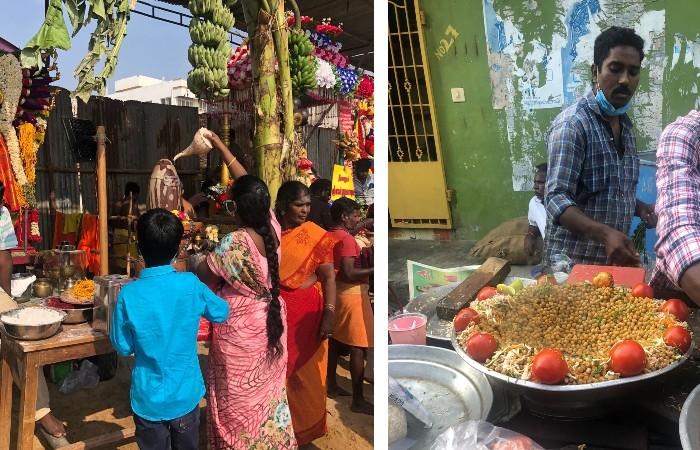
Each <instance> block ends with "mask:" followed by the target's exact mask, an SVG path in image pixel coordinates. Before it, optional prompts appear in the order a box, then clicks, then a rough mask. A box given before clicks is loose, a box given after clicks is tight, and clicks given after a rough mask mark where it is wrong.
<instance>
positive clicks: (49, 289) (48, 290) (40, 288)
mask: <svg viewBox="0 0 700 450" xmlns="http://www.w3.org/2000/svg"><path fill="white" fill-rule="evenodd" d="M52 293H53V285H52V284H51V283H49V281H48V280H41V281H40V280H36V281H35V282H34V295H36V296H37V297H41V298H46V297H48V296H49V295H51V294H52Z"/></svg>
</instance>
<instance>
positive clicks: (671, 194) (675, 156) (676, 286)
mask: <svg viewBox="0 0 700 450" xmlns="http://www.w3.org/2000/svg"><path fill="white" fill-rule="evenodd" d="M656 164H657V169H656V189H657V192H658V198H657V204H658V205H659V208H658V209H659V227H658V229H657V233H658V236H659V239H658V241H657V242H656V246H655V248H654V250H655V252H656V257H657V259H656V267H655V268H654V272H653V273H652V278H651V284H652V286H653V287H654V291H655V293H656V294H657V296H659V297H662V298H666V297H683V295H682V294H680V293H679V292H678V291H679V290H683V291H684V292H686V293H687V296H688V297H689V298H690V299H691V300H692V301H694V302H695V303H697V304H700V264H697V263H698V262H700V209H699V206H700V112H698V111H690V112H689V113H688V115H687V116H685V117H680V118H678V119H676V121H675V122H673V123H672V124H670V125H669V126H667V127H666V129H664V132H663V133H661V137H660V138H659V145H658V149H657V151H656Z"/></svg>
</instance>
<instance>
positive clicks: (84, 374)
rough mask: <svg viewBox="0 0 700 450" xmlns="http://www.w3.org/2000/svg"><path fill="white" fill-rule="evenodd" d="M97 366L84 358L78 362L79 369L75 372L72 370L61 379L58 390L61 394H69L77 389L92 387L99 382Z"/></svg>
mask: <svg viewBox="0 0 700 450" xmlns="http://www.w3.org/2000/svg"><path fill="white" fill-rule="evenodd" d="M98 370H99V368H98V367H97V366H96V365H95V364H93V363H91V362H90V361H88V360H87V359H84V360H83V362H81V363H80V369H78V371H77V372H72V373H71V374H70V375H68V376H67V377H66V379H65V380H63V383H61V387H59V388H58V391H59V392H61V393H63V394H70V393H72V392H75V391H77V390H78V389H92V388H94V387H95V386H97V384H98V383H99V382H100V375H99V374H98Z"/></svg>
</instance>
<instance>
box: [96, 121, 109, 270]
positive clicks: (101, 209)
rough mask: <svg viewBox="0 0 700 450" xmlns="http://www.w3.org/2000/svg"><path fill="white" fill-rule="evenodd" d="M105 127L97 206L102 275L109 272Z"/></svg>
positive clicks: (101, 134) (101, 132) (100, 138)
mask: <svg viewBox="0 0 700 450" xmlns="http://www.w3.org/2000/svg"><path fill="white" fill-rule="evenodd" d="M106 140H107V137H106V136H105V127H104V126H103V125H100V126H98V127H97V207H98V214H99V217H98V220H99V230H100V233H99V236H100V275H102V276H105V275H108V274H109V260H108V254H107V252H108V249H107V246H108V242H107V218H108V217H107V157H106V153H105V141H106Z"/></svg>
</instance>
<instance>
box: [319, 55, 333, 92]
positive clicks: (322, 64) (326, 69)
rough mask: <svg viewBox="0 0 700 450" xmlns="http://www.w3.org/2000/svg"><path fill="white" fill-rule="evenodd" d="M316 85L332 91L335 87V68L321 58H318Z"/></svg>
mask: <svg viewBox="0 0 700 450" xmlns="http://www.w3.org/2000/svg"><path fill="white" fill-rule="evenodd" d="M316 64H317V66H316V84H317V85H318V87H320V88H327V89H332V88H333V87H335V83H336V81H337V80H336V78H335V73H334V72H333V66H331V65H330V63H329V62H327V61H324V60H323V59H321V58H316Z"/></svg>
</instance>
